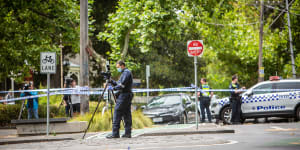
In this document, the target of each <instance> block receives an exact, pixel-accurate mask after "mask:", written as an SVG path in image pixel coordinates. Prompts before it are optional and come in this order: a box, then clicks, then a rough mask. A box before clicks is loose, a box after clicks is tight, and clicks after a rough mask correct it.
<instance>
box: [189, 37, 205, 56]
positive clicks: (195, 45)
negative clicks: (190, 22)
mask: <svg viewBox="0 0 300 150" xmlns="http://www.w3.org/2000/svg"><path fill="white" fill-rule="evenodd" d="M187 51H188V56H201V55H202V54H203V51H204V49H203V41H202V40H193V41H188V42H187Z"/></svg>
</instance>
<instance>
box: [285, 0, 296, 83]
mask: <svg viewBox="0 0 300 150" xmlns="http://www.w3.org/2000/svg"><path fill="white" fill-rule="evenodd" d="M285 4H286V11H287V20H288V28H289V41H290V50H291V60H292V71H293V78H294V79H296V69H295V60H294V50H293V39H292V33H291V22H290V12H289V2H288V0H285Z"/></svg>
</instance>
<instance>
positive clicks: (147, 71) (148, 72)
mask: <svg viewBox="0 0 300 150" xmlns="http://www.w3.org/2000/svg"><path fill="white" fill-rule="evenodd" d="M149 77H150V66H149V65H146V81H147V104H148V102H149Z"/></svg>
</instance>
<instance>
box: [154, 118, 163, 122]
mask: <svg viewBox="0 0 300 150" xmlns="http://www.w3.org/2000/svg"><path fill="white" fill-rule="evenodd" d="M162 121H163V119H162V118H153V122H162Z"/></svg>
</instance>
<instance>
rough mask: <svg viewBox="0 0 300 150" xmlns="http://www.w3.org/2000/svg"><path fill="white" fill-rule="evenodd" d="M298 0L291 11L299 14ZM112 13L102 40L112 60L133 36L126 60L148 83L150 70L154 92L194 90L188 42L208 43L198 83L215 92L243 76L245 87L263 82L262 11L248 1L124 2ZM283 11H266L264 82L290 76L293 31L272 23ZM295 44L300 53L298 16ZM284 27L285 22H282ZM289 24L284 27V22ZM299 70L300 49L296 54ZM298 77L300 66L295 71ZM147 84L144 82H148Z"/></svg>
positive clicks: (164, 0)
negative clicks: (147, 69)
mask: <svg viewBox="0 0 300 150" xmlns="http://www.w3.org/2000/svg"><path fill="white" fill-rule="evenodd" d="M299 4H300V2H299V0H297V1H295V2H294V3H293V7H292V9H293V10H292V11H291V12H294V13H299V11H300V10H299V9H297V8H298V6H299ZM116 8H117V10H116V12H114V13H111V14H110V15H109V18H108V20H109V22H108V23H106V30H105V31H103V32H100V33H99V35H98V37H99V39H100V40H102V41H103V40H105V41H107V42H108V43H109V44H110V46H111V50H112V51H111V52H109V53H108V54H109V55H110V57H111V59H113V60H117V59H120V58H121V55H122V50H123V47H124V40H125V37H126V34H128V33H129V34H130V40H129V52H128V54H129V55H128V56H127V58H126V60H127V62H135V63H136V65H137V66H139V67H137V68H136V69H138V70H134V69H133V68H131V69H132V70H133V71H134V75H135V77H137V78H142V79H145V66H146V65H150V66H151V76H150V81H151V82H150V83H151V86H150V88H157V87H159V86H161V85H163V86H164V87H178V86H189V85H190V83H193V81H194V79H193V59H192V58H188V57H187V54H186V42H187V41H188V40H198V39H201V40H203V41H204V49H205V52H204V55H203V57H202V58H201V59H198V62H199V63H198V64H199V65H200V69H198V70H199V71H198V75H199V76H198V79H200V78H201V77H206V78H208V81H209V83H210V84H211V86H212V88H225V89H226V88H228V85H229V83H230V81H231V80H230V79H231V76H232V75H233V74H238V75H239V79H240V82H241V84H242V85H245V86H247V87H250V86H252V85H253V84H255V83H256V82H257V78H258V65H257V63H258V51H259V25H260V24H259V22H258V21H259V16H260V14H259V11H258V10H257V9H256V8H255V6H254V5H252V4H250V3H249V2H248V1H245V0H243V1H233V0H230V1H224V0H221V1H220V0H212V1H204V0H200V1H198V0H197V1H194V0H192V1H189V2H185V1H181V0H179V1H169V0H154V1H153V0H143V1H135V0H122V1H119V3H118V6H117V7H116ZM279 13H280V12H278V11H276V10H275V11H274V10H270V9H267V10H266V11H265V14H264V16H265V18H264V20H265V21H264V39H263V64H264V67H265V79H266V80H267V79H268V77H269V76H272V75H276V74H277V75H279V76H282V77H283V78H290V77H291V65H290V56H289V51H287V50H286V49H287V47H288V34H287V33H288V32H287V31H288V30H287V26H285V29H282V28H280V27H272V28H269V25H270V24H271V22H272V21H273V19H274V18H275V17H277V15H278V14H279ZM291 20H292V25H293V27H294V28H293V29H294V30H295V32H294V33H293V37H294V39H295V40H294V41H295V42H294V44H295V45H296V47H298V49H299V42H297V41H299V37H300V36H297V35H299V34H300V30H299V29H300V28H299V25H298V22H299V16H296V15H292V17H291ZM278 22H279V23H276V24H280V21H278ZM282 25H284V23H282ZM295 53H296V54H295V62H296V66H297V67H298V66H299V64H300V62H299V60H300V59H299V51H295ZM296 69H297V72H298V74H299V71H300V70H299V67H298V68H296ZM143 82H144V83H145V80H143Z"/></svg>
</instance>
